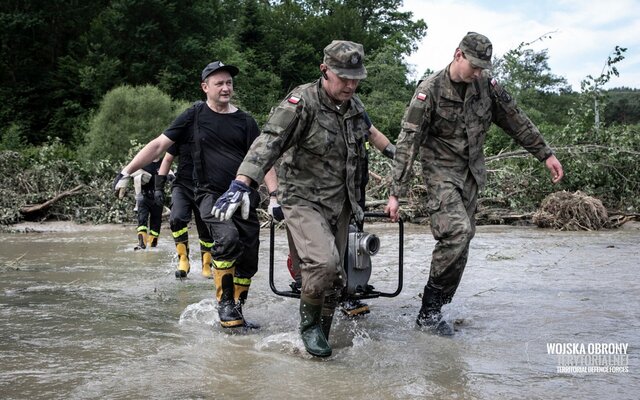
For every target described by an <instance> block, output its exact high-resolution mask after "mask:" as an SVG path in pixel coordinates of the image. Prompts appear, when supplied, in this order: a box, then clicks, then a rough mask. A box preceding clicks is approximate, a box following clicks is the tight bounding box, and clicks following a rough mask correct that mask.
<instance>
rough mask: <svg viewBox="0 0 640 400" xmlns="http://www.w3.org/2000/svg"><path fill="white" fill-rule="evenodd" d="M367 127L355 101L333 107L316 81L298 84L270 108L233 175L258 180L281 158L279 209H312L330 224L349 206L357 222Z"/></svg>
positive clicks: (361, 106)
mask: <svg viewBox="0 0 640 400" xmlns="http://www.w3.org/2000/svg"><path fill="white" fill-rule="evenodd" d="M367 129H368V128H367V126H366V124H365V121H364V106H363V105H362V103H361V102H360V100H359V99H358V98H357V97H355V96H354V97H353V98H352V99H351V100H350V101H349V102H348V103H346V104H344V105H342V106H341V107H340V108H337V107H336V105H335V104H334V103H333V101H332V100H331V99H330V98H329V97H328V95H327V94H326V92H325V91H324V89H322V86H321V81H317V82H315V83H309V84H306V85H302V86H298V87H297V88H295V89H294V90H293V91H292V92H291V93H289V95H288V96H287V97H286V98H285V99H284V100H283V101H282V102H281V103H280V105H278V106H277V107H276V108H275V109H274V110H272V112H271V115H270V116H269V119H268V121H267V122H266V124H265V125H264V128H263V129H262V133H261V135H260V136H258V138H257V139H256V140H255V142H254V143H253V145H252V146H251V149H249V152H248V153H247V155H246V157H245V158H244V161H243V162H242V164H241V165H240V168H239V169H238V174H239V175H245V176H248V177H249V178H251V179H253V180H254V181H256V182H261V181H262V180H263V178H264V174H265V173H266V172H267V171H268V170H269V169H270V168H271V166H273V165H274V163H275V162H276V160H277V159H278V158H280V156H282V155H284V156H283V158H282V163H281V164H280V166H279V167H278V199H279V201H280V203H281V204H282V205H289V206H293V205H307V206H310V207H313V208H315V209H317V210H319V211H320V212H321V213H322V214H323V216H324V217H325V218H326V219H327V221H329V222H330V223H332V224H333V223H335V222H336V221H337V218H338V216H339V214H340V212H341V211H342V209H343V206H344V204H345V202H348V203H349V204H350V205H351V210H352V213H353V214H354V216H356V218H358V219H362V216H363V212H362V209H361V208H360V206H358V203H357V201H358V198H359V196H360V176H361V171H360V169H361V165H362V162H361V161H362V159H363V158H364V157H365V154H366V152H365V148H364V141H365V139H364V135H365V133H367Z"/></svg>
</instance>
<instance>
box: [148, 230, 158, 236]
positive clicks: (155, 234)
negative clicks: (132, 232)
mask: <svg viewBox="0 0 640 400" xmlns="http://www.w3.org/2000/svg"><path fill="white" fill-rule="evenodd" d="M149 235H151V236H155V237H158V236H160V233H159V232H156V231H154V230H153V229H149Z"/></svg>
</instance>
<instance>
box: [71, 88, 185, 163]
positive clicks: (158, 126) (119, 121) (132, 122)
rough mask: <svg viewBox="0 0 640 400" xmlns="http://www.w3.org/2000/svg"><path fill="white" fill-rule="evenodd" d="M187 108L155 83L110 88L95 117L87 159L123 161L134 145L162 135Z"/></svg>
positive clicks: (85, 152) (85, 150)
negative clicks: (154, 84)
mask: <svg viewBox="0 0 640 400" xmlns="http://www.w3.org/2000/svg"><path fill="white" fill-rule="evenodd" d="M182 111H184V103H174V102H173V101H172V100H171V98H170V97H169V96H168V95H167V94H165V93H163V92H161V91H160V90H159V89H157V88H156V87H154V86H149V85H146V86H139V87H132V86H129V85H123V86H120V87H117V88H115V89H113V90H111V91H109V92H108V93H107V94H106V95H105V96H104V99H103V100H102V103H101V104H100V107H99V109H98V112H97V113H96V114H95V116H94V117H93V118H92V120H91V123H90V130H89V131H88V132H87V138H86V146H85V148H84V151H83V152H82V154H83V156H85V158H86V159H87V160H108V161H113V162H119V161H123V160H125V159H126V158H127V157H128V153H129V149H130V147H131V146H132V144H135V143H146V142H148V141H150V140H151V139H153V138H155V137H156V136H158V135H159V134H161V133H162V132H163V131H164V130H165V129H166V127H167V126H168V125H169V124H170V123H171V121H172V120H173V119H174V118H175V117H176V116H177V115H178V114H179V113H180V112H182Z"/></svg>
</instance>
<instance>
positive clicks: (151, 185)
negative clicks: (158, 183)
mask: <svg viewBox="0 0 640 400" xmlns="http://www.w3.org/2000/svg"><path fill="white" fill-rule="evenodd" d="M160 164H162V159H160V160H158V161H152V162H150V163H149V164H147V165H145V166H144V167H142V169H143V170H145V171H147V172H148V173H150V174H151V179H150V180H149V182H147V183H145V184H144V185H142V191H143V192H153V190H154V189H155V176H156V175H158V170H159V169H160Z"/></svg>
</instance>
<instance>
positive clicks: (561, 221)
mask: <svg viewBox="0 0 640 400" xmlns="http://www.w3.org/2000/svg"><path fill="white" fill-rule="evenodd" d="M533 222H534V223H535V224H536V225H537V226H538V227H540V228H554V229H558V230H563V231H579V230H586V231H594V230H598V229H602V228H605V227H607V225H608V222H609V216H608V214H607V209H606V208H605V207H604V205H603V204H602V202H601V201H600V200H598V199H596V198H594V197H591V196H588V195H586V194H584V193H582V192H581V191H579V190H578V191H576V192H575V193H569V192H566V191H562V192H555V193H551V194H550V195H549V196H547V197H546V198H545V199H544V200H543V201H542V204H541V205H540V209H539V210H538V211H537V212H536V213H535V214H534V215H533Z"/></svg>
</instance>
